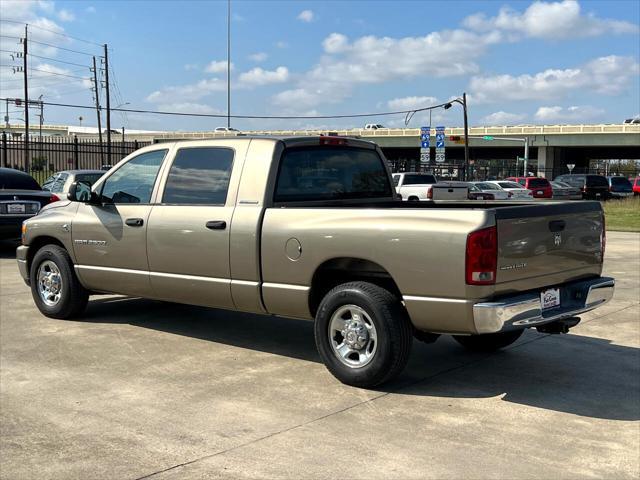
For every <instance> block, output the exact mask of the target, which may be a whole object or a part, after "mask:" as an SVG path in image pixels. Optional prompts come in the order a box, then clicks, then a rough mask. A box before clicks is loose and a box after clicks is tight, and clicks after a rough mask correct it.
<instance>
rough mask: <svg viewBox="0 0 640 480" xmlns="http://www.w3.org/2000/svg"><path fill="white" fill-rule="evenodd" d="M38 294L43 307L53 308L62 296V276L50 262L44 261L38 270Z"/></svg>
mask: <svg viewBox="0 0 640 480" xmlns="http://www.w3.org/2000/svg"><path fill="white" fill-rule="evenodd" d="M37 282H38V294H39V295H40V299H41V300H42V301H43V302H44V304H45V305H47V306H49V307H53V306H55V305H57V304H58V302H59V301H60V298H61V296H62V275H61V274H60V269H59V268H58V266H57V265H56V264H55V263H53V262H52V261H51V260H45V261H44V262H42V263H41V264H40V267H39V268H38V278H37Z"/></svg>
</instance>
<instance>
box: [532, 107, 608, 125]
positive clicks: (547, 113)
mask: <svg viewBox="0 0 640 480" xmlns="http://www.w3.org/2000/svg"><path fill="white" fill-rule="evenodd" d="M604 113H605V111H604V110H603V109H601V108H596V107H592V106H590V105H583V106H573V107H568V108H562V107H560V106H553V107H540V108H538V111H537V112H536V113H535V115H534V117H535V119H536V120H537V121H539V122H577V123H588V122H590V121H592V120H595V119H597V118H600V117H602V115H604Z"/></svg>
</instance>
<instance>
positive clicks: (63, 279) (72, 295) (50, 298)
mask: <svg viewBox="0 0 640 480" xmlns="http://www.w3.org/2000/svg"><path fill="white" fill-rule="evenodd" d="M30 278H31V295H32V296H33V300H34V302H35V304H36V306H37V307H38V310H40V312H42V314H44V315H46V316H47V317H51V318H62V319H67V318H73V317H76V316H78V315H80V314H81V313H82V312H84V310H85V308H86V306H87V301H88V299H89V292H88V291H87V290H86V289H85V288H84V287H83V286H82V285H81V284H80V281H79V280H78V277H77V276H76V273H75V272H74V270H73V262H72V261H71V258H70V257H69V254H68V253H67V251H66V250H65V249H64V248H62V247H60V246H58V245H45V246H44V247H42V248H41V249H40V250H38V251H37V253H36V254H35V256H34V258H33V261H32V262H31V272H30Z"/></svg>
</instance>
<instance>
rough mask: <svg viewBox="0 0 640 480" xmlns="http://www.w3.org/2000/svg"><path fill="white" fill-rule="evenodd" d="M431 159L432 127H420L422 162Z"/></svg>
mask: <svg viewBox="0 0 640 480" xmlns="http://www.w3.org/2000/svg"><path fill="white" fill-rule="evenodd" d="M430 161H431V127H420V163H421V164H426V163H429V162H430Z"/></svg>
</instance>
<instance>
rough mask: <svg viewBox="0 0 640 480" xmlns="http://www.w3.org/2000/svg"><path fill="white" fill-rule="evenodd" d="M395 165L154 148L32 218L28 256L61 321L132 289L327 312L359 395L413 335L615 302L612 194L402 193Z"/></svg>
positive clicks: (477, 341)
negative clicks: (409, 198)
mask: <svg viewBox="0 0 640 480" xmlns="http://www.w3.org/2000/svg"><path fill="white" fill-rule="evenodd" d="M386 165H387V164H386V161H385V158H384V156H383V154H382V152H381V151H380V149H379V148H378V147H377V146H376V145H375V144H373V143H370V142H367V141H363V140H358V139H352V138H345V137H331V136H320V137H294V138H260V137H236V138H233V139H219V140H218V139H216V140H201V141H185V142H174V143H160V144H155V145H153V146H149V147H145V148H143V149H141V150H138V151H136V152H134V153H133V154H131V155H129V156H128V157H126V158H125V159H123V160H122V161H121V162H120V163H118V164H117V165H116V166H114V167H113V168H112V169H111V170H110V171H109V172H108V173H107V174H106V175H105V176H104V177H102V178H101V179H100V180H99V181H98V182H96V183H95V184H94V185H93V187H89V186H88V185H87V184H84V183H83V182H76V183H75V184H74V185H73V186H72V188H71V191H70V192H69V200H68V201H60V202H56V203H54V204H52V205H50V206H47V207H45V208H44V209H42V211H41V212H40V213H39V214H38V215H37V216H35V217H33V218H31V219H29V220H27V221H25V222H24V224H23V232H22V243H23V245H22V246H20V247H19V248H18V251H17V259H18V266H19V269H20V272H21V274H22V276H23V277H24V279H25V281H26V282H27V283H28V284H30V286H31V291H32V294H33V299H34V301H35V303H36V305H37V307H38V308H39V309H40V311H41V312H42V313H43V314H44V315H46V316H49V317H53V318H71V317H80V318H81V317H82V315H83V311H84V309H85V307H86V305H87V301H88V298H89V296H90V295H92V294H96V293H119V294H124V295H132V296H139V297H146V298H155V299H160V300H165V301H171V302H180V303H186V304H193V305H203V306H208V307H213V308H222V309H229V310H239V311H243V312H253V313H258V314H271V315H281V316H285V317H293V318H300V319H306V320H314V321H315V339H316V345H317V348H318V351H319V353H320V356H321V357H322V360H323V361H324V363H325V364H326V366H327V368H328V369H329V370H330V371H331V373H333V374H334V375H335V376H336V377H337V378H338V379H339V380H341V381H342V382H345V383H347V384H350V385H356V386H360V387H372V386H375V385H378V384H381V383H383V382H385V381H387V380H389V379H391V378H393V377H394V376H396V375H397V374H398V373H400V371H401V370H402V369H403V368H404V366H405V364H406V362H407V359H408V357H409V352H410V349H411V344H412V341H413V338H414V337H416V338H418V339H420V340H423V341H427V342H431V341H434V340H435V339H437V338H438V336H439V335H441V334H451V335H454V338H455V339H456V340H457V341H458V342H460V343H461V344H462V345H463V346H465V347H467V348H469V349H473V350H483V351H489V350H494V349H498V348H502V347H505V346H507V345H509V344H511V343H513V342H514V341H516V340H517V339H518V337H519V336H520V335H521V334H522V332H523V330H524V329H526V328H531V327H535V328H537V329H538V330H540V331H544V332H549V333H561V332H564V333H566V332H567V331H568V328H570V327H571V326H573V325H575V324H576V323H577V322H578V321H579V319H578V318H577V317H576V315H578V314H580V313H581V312H585V311H588V310H591V309H593V308H596V307H598V306H599V305H602V304H603V303H605V302H607V301H608V300H609V299H610V298H611V297H612V295H613V289H614V281H613V279H611V278H603V277H601V275H600V274H601V271H602V259H603V255H604V248H605V232H604V216H603V213H602V209H601V207H600V204H599V203H598V202H574V203H560V202H555V203H535V204H534V203H515V202H505V201H503V202H496V203H494V202H479V201H459V202H442V203H440V202H402V201H400V199H398V198H397V196H396V194H395V192H394V189H393V183H392V179H391V175H390V173H389V171H388V169H387V166H386ZM265 321H268V317H265Z"/></svg>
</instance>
